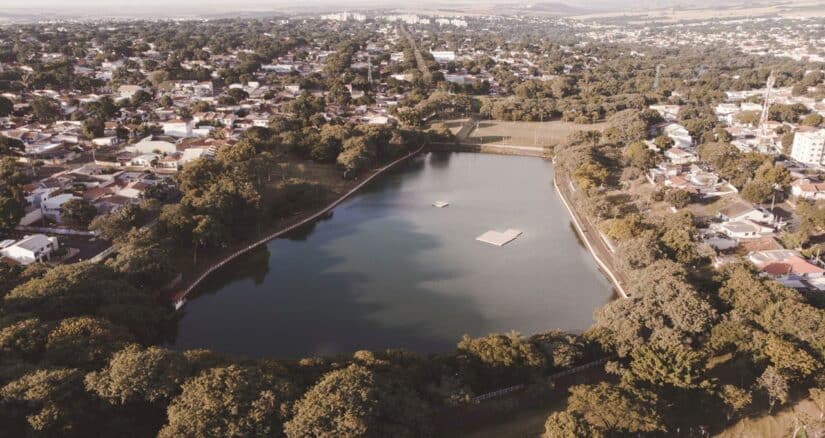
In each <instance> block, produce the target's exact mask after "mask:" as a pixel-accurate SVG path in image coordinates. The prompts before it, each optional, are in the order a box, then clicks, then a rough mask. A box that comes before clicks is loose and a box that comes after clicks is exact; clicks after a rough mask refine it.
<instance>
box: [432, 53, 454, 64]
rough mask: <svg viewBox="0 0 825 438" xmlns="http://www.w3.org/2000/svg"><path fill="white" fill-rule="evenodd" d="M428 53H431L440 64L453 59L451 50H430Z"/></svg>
mask: <svg viewBox="0 0 825 438" xmlns="http://www.w3.org/2000/svg"><path fill="white" fill-rule="evenodd" d="M430 55H433V59H435V62H438V63H440V64H444V63H447V62H450V61H455V52H453V51H437V50H432V51H430Z"/></svg>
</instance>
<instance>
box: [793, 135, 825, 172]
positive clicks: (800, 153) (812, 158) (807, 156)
mask: <svg viewBox="0 0 825 438" xmlns="http://www.w3.org/2000/svg"><path fill="white" fill-rule="evenodd" d="M823 153H825V129H810V130H808V129H806V130H802V129H800V130H799V131H797V132H796V134H794V138H793V146H791V158H793V159H794V160H796V161H799V162H800V163H805V164H811V165H816V166H818V165H821V164H823V158H824V157H823Z"/></svg>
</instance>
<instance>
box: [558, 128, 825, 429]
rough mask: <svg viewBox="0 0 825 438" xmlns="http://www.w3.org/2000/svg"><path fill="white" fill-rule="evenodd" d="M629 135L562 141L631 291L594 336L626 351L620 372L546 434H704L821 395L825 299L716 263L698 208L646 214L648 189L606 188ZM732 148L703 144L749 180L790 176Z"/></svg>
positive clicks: (579, 398) (815, 220)
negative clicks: (700, 238) (643, 193)
mask: <svg viewBox="0 0 825 438" xmlns="http://www.w3.org/2000/svg"><path fill="white" fill-rule="evenodd" d="M642 138H644V136H642ZM625 140H627V141H633V140H638V138H634V137H633V136H629V137H627V138H626V139H625ZM625 144H628V143H626V142H612V141H611V139H610V137H609V136H606V138H604V139H603V138H601V136H599V135H598V133H580V134H577V135H576V136H574V137H573V138H571V139H570V141H569V142H568V143H567V144H565V145H562V146H561V147H558V148H557V155H556V163H557V169H558V170H559V171H562V172H564V173H565V174H566V175H569V176H570V177H572V179H573V180H574V181H576V183H577V185H578V187H579V188H580V189H581V190H578V191H577V192H576V193H577V195H576V202H577V204H578V205H579V206H580V208H582V209H583V211H586V212H587V211H589V212H591V213H592V215H591V217H594V218H596V219H597V220H598V221H601V224H602V228H603V231H604V232H605V234H606V235H607V236H609V237H610V238H611V239H612V240H614V241H615V242H616V243H617V252H616V256H615V258H616V265H617V266H618V267H619V269H621V270H622V272H623V273H624V274H626V277H627V279H628V284H626V285H625V286H626V289H627V290H628V292H629V293H630V298H628V299H623V300H617V301H614V302H611V303H609V304H607V305H606V306H604V307H603V308H601V309H599V310H598V311H597V312H596V323H595V325H594V326H593V327H592V328H591V329H589V330H588V331H587V332H586V333H585V335H584V338H585V340H587V341H588V342H595V343H596V344H598V345H600V346H601V347H602V349H603V350H604V351H605V352H615V353H616V354H617V355H618V360H616V361H615V362H611V363H609V364H608V365H607V366H606V369H607V370H608V372H610V373H613V374H615V375H616V376H617V381H616V382H603V383H599V384H596V385H580V386H576V387H573V388H572V389H571V391H570V397H569V399H568V404H567V409H566V410H565V411H563V412H559V413H556V414H553V415H552V416H550V417H549V418H548V420H547V424H546V433H547V436H553V437H562V436H564V437H568V436H603V435H615V434H634V435H635V434H639V433H668V434H670V433H674V431H677V430H681V431H686V430H687V431H691V430H692V431H693V432H691V433H698V432H699V430H700V427H702V428H704V430H708V429H711V430H718V428H720V427H722V426H724V425H726V424H730V423H731V422H733V421H735V420H737V419H739V418H742V417H744V416H748V415H753V414H758V413H765V412H771V411H772V410H774V409H776V408H777V407H779V406H782V405H784V404H785V403H788V402H790V401H793V400H796V399H798V398H800V397H806V396H811V397H812V398H814V400H815V401H818V403H819V404H820V405H821V404H822V398H823V394H825V393H824V392H823V388H825V380H823V379H822V376H823V373H822V367H823V359H825V343H823V341H822V339H823V336H825V310H823V309H822V308H821V307H818V305H821V303H820V302H818V301H809V300H808V298H807V297H806V296H804V295H802V294H800V293H799V292H797V291H795V290H793V289H789V288H786V287H784V286H782V285H780V284H779V283H776V282H774V281H773V280H770V279H766V278H764V277H761V276H760V275H759V274H758V273H757V272H756V271H755V270H754V269H753V268H751V267H750V266H748V265H746V264H744V263H741V262H740V263H734V264H731V265H727V266H725V267H724V268H722V269H721V270H719V271H717V272H715V273H714V271H713V270H712V269H711V268H710V266H709V260H708V258H707V255H706V254H702V253H700V252H699V251H698V250H697V249H696V248H697V245H696V244H695V242H696V223H695V222H696V219H695V218H694V217H693V216H692V215H691V214H690V213H682V214H678V215H669V216H666V217H661V218H660V217H656V216H652V215H650V214H649V213H648V214H644V215H643V214H641V213H640V211H641V210H640V207H641V206H643V205H644V203H645V202H646V201H645V200H642V199H624V198H617V197H607V196H605V191H606V188H608V187H611V186H613V185H617V184H619V181H620V180H621V179H622V178H626V177H627V175H628V173H627V168H625V167H624V166H628V165H629V166H633V165H634V164H633V162H632V161H631V162H628V161H627V160H626V159H625V160H623V159H622V157H623V156H624V157H626V154H627V152H626V151H627V150H628V149H630V148H631V146H632V143H631V145H629V146H624V145H625ZM731 148H732V147H730V145H727V144H719V143H706V144H703V145H702V146H701V147H700V154H702V155H703V158H704V159H705V160H706V161H708V162H709V163H711V164H712V165H714V166H715V167H716V168H717V169H720V171H721V172H725V170H724V169H725V168H727V167H730V168H733V167H736V168H737V169H738V171H739V172H741V171H742V170H743V169H746V168H749V169H751V170H750V172H752V173H751V174H750V176H746V178H747V179H749V180H750V181H749V182H747V184H752V183H753V182H754V181H757V182H759V181H763V180H764V181H770V183H771V184H773V183H774V182H775V183H782V182H784V183H787V179H786V177H787V171H785V170H784V169H781V170H780V169H778V168H776V167H775V166H774V164H773V161H772V160H769V159H766V158H765V157H764V156H753V157H749V156H744V155H743V154H741V153H740V152H739V151H738V150H736V148H732V149H731ZM623 149H624V152H622V150H623ZM734 151H735V152H734ZM744 161H753V162H754V164H753V165H752V166H745V165H744V164H742V163H743V162H744ZM783 171H784V172H783ZM630 174H631V175H634V173H632V172H631V173H630ZM635 175H638V173H635ZM743 182H744V181H743ZM820 211H821V210H819V209H816V208H809V209H808V212H807V213H804V214H803V216H804V217H806V218H811V219H810V220H809V221H808V222H807V223H808V224H810V225H806V226H804V227H803V228H804V232H805V233H813V232H815V231H816V230H817V227H821V225H820V224H821V219H820V217H819V216H821V214H820V213H819V212H820ZM806 421H807V420H806ZM811 421H813V420H811ZM812 424H813V423H812Z"/></svg>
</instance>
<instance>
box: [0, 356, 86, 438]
mask: <svg viewBox="0 0 825 438" xmlns="http://www.w3.org/2000/svg"><path fill="white" fill-rule="evenodd" d="M0 399H2V400H4V401H5V402H6V403H8V404H9V405H11V409H13V410H15V411H19V413H20V415H15V416H14V417H15V418H20V419H23V418H25V420H26V424H27V426H28V427H29V428H31V429H32V430H34V431H36V432H39V433H40V434H43V435H44V436H58V435H65V434H70V433H72V432H75V431H77V430H78V429H79V426H80V425H81V424H83V423H84V422H87V421H89V420H90V419H91V418H90V417H91V415H92V413H93V409H91V408H92V406H91V403H89V401H88V398H87V397H86V395H85V394H84V392H83V373H82V372H81V371H79V370H75V369H61V368H59V369H48V370H47V369H42V370H36V371H32V372H30V373H28V374H26V375H24V376H22V377H20V378H19V379H16V380H14V381H12V382H10V383H9V384H7V385H6V386H4V387H3V388H2V389H0ZM7 426H11V425H7ZM12 430H13V429H12ZM12 430H7V431H8V432H11V431H12ZM29 433H30V432H29Z"/></svg>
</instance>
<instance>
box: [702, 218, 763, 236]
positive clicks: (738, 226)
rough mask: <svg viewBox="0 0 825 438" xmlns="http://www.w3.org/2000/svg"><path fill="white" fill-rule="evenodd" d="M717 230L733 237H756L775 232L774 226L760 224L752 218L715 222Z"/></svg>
mask: <svg viewBox="0 0 825 438" xmlns="http://www.w3.org/2000/svg"><path fill="white" fill-rule="evenodd" d="M713 228H714V229H715V230H716V231H719V232H721V233H722V234H724V235H726V236H728V237H730V238H731V239H736V240H739V239H755V238H759V237H763V236H770V235H771V234H773V228H771V227H768V226H765V225H760V224H758V223H756V222H754V221H751V220H747V219H745V220H741V221H730V222H723V223H721V224H714V227H713Z"/></svg>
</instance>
